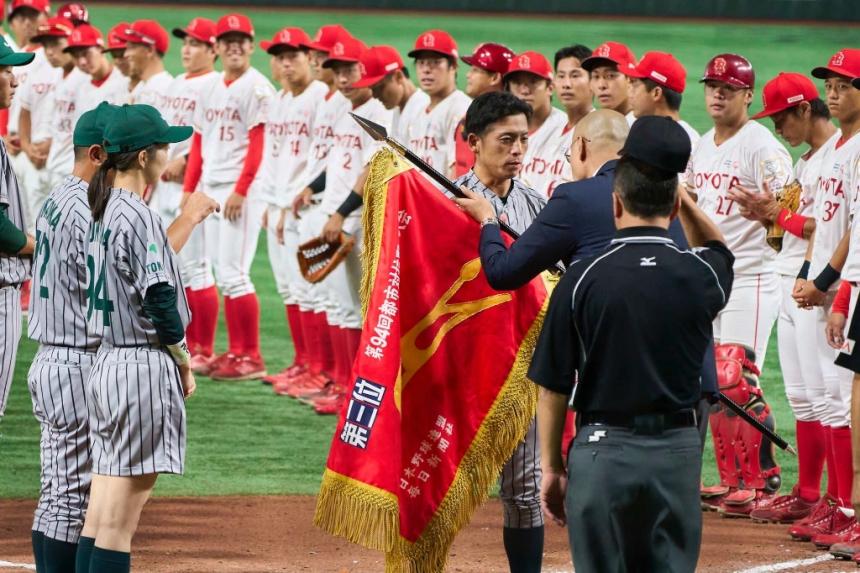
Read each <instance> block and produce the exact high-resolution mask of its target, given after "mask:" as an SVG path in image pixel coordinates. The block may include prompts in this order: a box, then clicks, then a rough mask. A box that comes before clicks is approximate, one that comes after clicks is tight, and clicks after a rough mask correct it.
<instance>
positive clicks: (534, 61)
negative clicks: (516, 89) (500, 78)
mask: <svg viewBox="0 0 860 573" xmlns="http://www.w3.org/2000/svg"><path fill="white" fill-rule="evenodd" d="M517 72H525V73H528V74H533V75H535V76H537V77H539V78H543V79H545V80H549V81H552V64H550V63H549V60H548V59H546V56H544V55H543V54H541V53H539V52H523V53H522V54H520V55H518V56H514V60H513V61H512V62H511V65H510V66H508V73H506V74H505V79H509V78H510V77H511V75H512V74H515V73H517Z"/></svg>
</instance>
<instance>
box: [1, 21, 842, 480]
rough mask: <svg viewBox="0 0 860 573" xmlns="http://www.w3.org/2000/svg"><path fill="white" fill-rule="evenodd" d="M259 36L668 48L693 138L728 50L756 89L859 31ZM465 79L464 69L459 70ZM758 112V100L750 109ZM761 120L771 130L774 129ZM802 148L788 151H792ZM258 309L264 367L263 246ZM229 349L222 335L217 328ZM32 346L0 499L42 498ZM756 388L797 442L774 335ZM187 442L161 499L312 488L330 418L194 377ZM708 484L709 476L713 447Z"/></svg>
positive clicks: (257, 389)
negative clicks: (180, 470)
mask: <svg viewBox="0 0 860 573" xmlns="http://www.w3.org/2000/svg"><path fill="white" fill-rule="evenodd" d="M226 11H227V10H220V11H219V10H212V9H208V8H182V7H171V9H170V10H166V9H164V8H144V7H137V6H135V7H129V6H125V7H107V6H101V5H98V6H94V7H93V8H92V17H93V20H94V23H95V24H96V25H98V26H100V27H101V28H102V29H103V30H105V31H106V30H107V28H108V27H110V26H111V25H113V24H115V23H116V22H118V21H119V20H121V19H125V20H129V19H132V20H133V19H137V18H156V19H158V20H159V21H161V22H162V24H163V25H164V26H165V28H167V29H168V30H170V29H172V28H173V27H179V26H184V25H185V24H186V23H187V22H188V21H189V20H190V19H191V18H192V17H194V16H207V17H210V18H217V17H218V16H219V15H221V14H223V13H225V12H226ZM248 13H249V14H250V15H251V16H252V18H253V19H254V22H255V25H256V29H257V34H258V37H259V38H264V37H271V36H272V35H273V34H274V32H275V31H277V30H278V29H280V28H281V27H283V26H300V27H303V28H305V29H306V30H308V31H309V32H310V33H313V32H314V31H315V30H316V28H317V27H319V26H320V25H322V24H325V23H335V22H339V23H342V24H344V25H346V26H347V27H348V28H349V29H350V30H351V31H352V32H353V33H355V34H356V35H357V36H359V37H360V38H362V39H363V40H365V41H366V42H367V43H368V44H381V43H386V44H391V45H393V46H395V47H397V48H398V49H400V50H401V52H402V53H404V54H405V53H406V52H407V51H408V50H409V49H410V48H411V46H412V42H413V41H414V38H415V37H416V36H417V35H418V34H419V33H420V32H422V31H423V30H426V29H428V28H431V27H435V28H444V29H446V30H448V31H450V32H451V33H452V34H453V35H454V37H455V38H456V39H457V41H458V42H459V44H460V49H461V52H464V53H465V52H467V51H469V50H471V48H472V47H473V46H474V45H475V44H476V43H478V42H481V41H490V40H495V41H503V42H505V43H506V44H508V45H509V46H510V47H511V48H513V49H514V50H516V51H523V50H526V49H533V50H539V51H541V52H543V53H544V54H546V55H548V56H550V57H551V56H552V54H553V53H554V51H555V50H556V49H558V48H559V47H561V46H563V45H566V44H570V43H583V44H585V45H588V46H591V47H595V46H596V45H597V44H599V43H601V42H602V41H604V40H608V39H615V40H621V41H626V42H627V43H628V44H629V45H630V47H631V48H632V49H633V50H634V51H635V52H636V53H637V54H640V55H641V53H642V52H644V51H647V50H663V51H669V52H672V53H674V54H675V55H676V56H677V57H678V58H679V59H680V60H681V61H682V62H683V63H684V64H685V66H686V67H687V70H688V73H689V78H688V90H687V95H686V102H685V104H684V107H683V108H682V112H683V113H682V115H683V116H684V117H685V119H687V121H689V122H690V123H691V124H692V125H693V126H694V127H696V128H697V129H698V130H699V131H702V132H704V131H706V130H707V129H708V126H709V122H708V118H707V115H706V114H705V111H704V104H703V96H702V91H701V88H700V87H699V86H698V85H697V84H696V82H695V80H696V79H697V75H698V74H699V73H700V71H701V70H702V69H703V67H704V65H705V62H706V61H707V60H708V58H709V57H711V56H712V55H714V54H716V53H718V52H725V51H734V52H739V53H742V54H744V55H746V56H747V57H749V58H750V60H751V61H752V62H753V65H754V66H755V67H756V71H757V74H758V78H759V85H760V86H761V85H762V84H763V83H764V81H765V80H767V79H768V78H771V77H773V76H775V75H776V74H777V73H778V72H779V71H800V72H805V73H808V72H809V70H811V69H812V68H813V67H814V66H817V65H821V64H822V63H823V62H826V61H827V59H828V58H829V56H830V55H831V54H832V53H833V52H835V51H836V50H837V49H839V48H841V47H843V46H846V45H853V44H854V40H856V29H854V28H851V27H843V26H830V27H809V26H796V25H782V26H766V25H761V24H740V23H739V24H732V25H726V24H725V23H716V24H713V25H708V24H701V23H696V24H693V23H689V24H688V23H680V22H675V23H671V24H658V23H654V22H626V21H625V22H617V21H611V20H606V21H599V20H574V19H572V18H564V17H556V18H552V19H550V18H543V19H528V18H523V17H517V18H510V17H500V16H481V17H469V16H450V15H427V16H425V15H418V14H410V15H390V16H389V15H384V14H380V13H376V12H373V13H367V14H357V13H346V12H344V13H338V12H325V13H312V12H307V11H301V12H298V11H297V12H285V11H268V12H267V11H266V10H261V9H249V10H248ZM267 58H268V56H267V55H266V54H265V53H263V52H262V51H261V50H257V52H256V53H255V55H254V65H255V66H256V67H258V68H259V69H260V70H263V71H267V70H268V62H267ZM166 63H167V67H168V69H169V70H170V71H171V72H174V73H178V72H180V71H181V69H180V65H179V42H178V41H176V40H174V41H173V42H172V46H171V49H170V52H169V53H168V55H167V57H166ZM459 81H460V84H461V85H463V84H464V83H465V74H464V73H462V72H461V73H460V74H459ZM758 107H759V103H758V98H756V103H755V104H754V106H753V109H754V110H756V109H758ZM765 125H767V126H768V127H771V126H770V123H769V122H765ZM797 153H798V150H795V151H794V154H795V156H796V155H797ZM252 274H253V278H254V282H255V284H256V285H257V289H258V292H259V295H260V300H261V305H262V309H263V312H262V318H261V330H262V346H263V354H264V356H265V357H266V360H267V363H268V366H269V368H270V369H271V370H273V371H274V370H279V369H280V368H281V367H283V366H284V365H286V364H287V363H288V362H289V361H290V360H291V358H292V348H291V345H290V339H289V333H288V331H287V328H286V322H285V320H284V316H283V306H282V305H281V303H280V300H279V297H278V295H277V293H276V291H275V287H274V282H273V280H272V276H271V271H270V270H269V268H268V261H267V256H266V250H265V240H264V239H263V240H261V241H260V246H259V249H258V256H257V258H256V259H255V261H254V266H253V269H252ZM219 344H220V347H221V348H223V347H224V329H223V326H222V327H221V328H220V330H219ZM35 348H36V347H35V345H34V344H33V343H32V342H30V341H28V340H24V341H22V344H21V348H20V352H19V357H18V363H17V365H16V369H15V382H14V384H13V387H12V394H11V398H10V403H9V408H8V411H7V415H6V417H5V418H4V419H3V420H2V422H0V497H35V496H36V495H37V494H38V471H39V458H38V452H39V439H38V438H39V436H38V426H37V424H36V422H35V420H34V419H33V416H32V413H31V405H30V399H29V395H28V394H27V388H26V383H25V380H26V372H27V368H28V367H29V365H30V362H31V360H32V357H33V354H34V352H35ZM765 372H766V373H765V376H764V379H763V386H764V388H765V393H766V396H767V397H768V400H769V402H770V404H771V406H772V408H773V410H774V412H775V415H776V418H777V421H778V426H779V430H780V432H781V433H782V435H783V436H784V437H785V438H786V439H788V441H789V442H791V443H794V423H793V419H792V415H791V411H790V409H789V407H788V404H787V402H786V399H785V394H784V391H783V389H782V381H781V377H780V373H779V364H778V360H777V350H776V337H775V335H774V336H773V337H772V339H771V345H770V350H769V353H768V360H767V366H766V369H765ZM188 417H189V435H188V457H187V473H186V475H185V476H184V477H181V478H180V477H165V478H163V479H161V480H160V481H159V484H158V487H157V491H156V493H157V494H158V495H225V494H263V493H307V494H311V493H314V492H316V490H317V488H318V486H319V480H320V476H321V474H322V469H323V467H324V464H325V459H326V454H327V451H328V446H329V443H330V440H331V434H332V432H333V429H334V423H335V420H334V419H333V418H331V417H320V416H316V415H315V414H314V413H313V412H311V411H310V410H309V409H308V408H306V407H304V406H300V405H298V404H297V403H296V402H295V401H293V400H290V399H288V398H280V397H277V396H275V395H274V394H273V393H272V392H271V389H270V388H269V387H267V386H263V385H261V384H260V383H258V382H247V383H239V384H232V383H231V384H223V383H215V382H212V381H209V380H206V379H203V380H200V381H199V390H198V393H197V395H196V396H195V397H194V398H193V399H192V400H191V401H189V403H188ZM779 459H780V461H781V463H782V464H783V479H784V483H785V484H786V485H787V486H790V485H791V484H792V483H793V482H794V480H795V479H796V464H795V461H794V460H793V459H791V458H789V457H788V456H784V455H781V456H780V458H779ZM704 473H705V480H706V482H713V481H715V479H716V473H715V470H714V464H713V455H712V451H711V445H710V442H709V444H708V452H707V454H706V463H705V470H704Z"/></svg>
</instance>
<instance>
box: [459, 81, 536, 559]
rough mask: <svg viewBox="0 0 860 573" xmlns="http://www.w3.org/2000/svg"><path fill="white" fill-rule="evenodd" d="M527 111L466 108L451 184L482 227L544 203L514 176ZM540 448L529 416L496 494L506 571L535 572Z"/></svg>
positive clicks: (524, 220) (478, 102)
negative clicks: (462, 144)
mask: <svg viewBox="0 0 860 573" xmlns="http://www.w3.org/2000/svg"><path fill="white" fill-rule="evenodd" d="M531 115H532V110H531V107H529V105H528V104H527V103H524V102H523V101H521V100H520V99H518V98H517V97H516V96H514V95H513V94H511V93H509V92H490V93H486V94H483V95H481V96H478V97H477V98H475V100H474V101H473V102H472V104H471V105H470V106H469V109H468V111H467V112H466V123H465V132H466V134H467V141H468V143H469V147H470V148H471V149H472V151H473V152H474V153H475V165H474V167H473V168H472V169H471V170H470V171H469V172H468V173H466V174H465V175H463V176H462V177H460V178H459V179H457V181H456V184H457V185H459V186H461V187H462V188H465V189H467V190H468V191H470V192H471V193H475V194H478V195H480V196H481V197H483V198H485V199H487V200H488V201H489V202H490V204H491V205H492V206H493V210H494V211H495V217H487V218H485V219H483V220H482V221H481V227H484V226H486V225H498V224H499V221H504V222H505V223H507V224H508V225H510V226H511V227H512V228H513V229H514V230H515V231H517V232H518V233H522V232H523V231H525V230H526V228H527V227H528V226H529V225H531V223H532V221H533V220H534V219H535V217H537V214H538V212H539V211H540V210H541V209H543V207H544V205H546V199H544V196H543V195H542V194H541V193H539V192H537V191H535V190H534V189H530V188H529V187H526V186H525V184H523V182H522V181H520V180H519V179H517V178H516V176H517V174H518V173H519V172H520V170H521V169H522V166H523V158H524V157H525V154H526V149H527V148H528V139H529V119H530V118H531ZM540 467H541V466H540V448H539V445H538V437H537V427H536V425H535V422H534V420H533V421H532V424H531V426H530V427H529V431H528V434H526V437H525V440H523V441H522V442H520V444H519V445H518V446H517V449H516V450H514V453H513V455H512V456H511V458H510V459H509V460H508V461H507V463H506V464H505V466H504V467H503V468H502V473H501V476H500V479H499V497H501V498H502V503H503V504H504V534H503V539H504V543H505V552H506V553H507V555H508V563H509V565H510V570H511V571H514V572H531V571H540V568H541V557H542V554H543V538H544V524H543V513H542V512H541V507H540V482H541V471H540Z"/></svg>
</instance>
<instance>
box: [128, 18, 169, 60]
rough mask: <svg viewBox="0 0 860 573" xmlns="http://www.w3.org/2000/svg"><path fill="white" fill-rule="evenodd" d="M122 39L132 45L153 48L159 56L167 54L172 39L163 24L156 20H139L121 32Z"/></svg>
mask: <svg viewBox="0 0 860 573" xmlns="http://www.w3.org/2000/svg"><path fill="white" fill-rule="evenodd" d="M120 37H121V38H122V39H123V40H124V41H125V42H126V43H130V44H143V45H145V46H152V47H153V48H155V51H156V52H158V53H159V54H162V55H163V54H166V53H167V50H168V49H169V48H170V37H169V36H168V35H167V30H165V29H164V28H163V27H162V25H161V24H159V23H158V22H156V21H155V20H137V21H135V22H134V23H133V24H132V25H131V26H128V27H127V28H125V29H124V30H122V31H121V32H120Z"/></svg>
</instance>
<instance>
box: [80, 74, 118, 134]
mask: <svg viewBox="0 0 860 573" xmlns="http://www.w3.org/2000/svg"><path fill="white" fill-rule="evenodd" d="M103 101H106V102H108V103H111V104H114V105H122V104H124V103H128V78H127V77H125V76H124V75H122V73H120V71H119V70H118V69H117V68H113V69H112V70H111V71H110V73H109V74H108V75H107V77H105V78H102V79H101V80H100V81H95V80H93V79H92V78H91V77H90V78H89V81H88V82H83V83H82V84H81V85H80V86H79V89H78V94H77V97H76V98H75V115H74V122H73V124H72V125H74V124H75V123H77V122H78V119H80V117H81V116H82V115H83V114H84V113H85V112H88V111H90V110H91V109H95V108H96V107H98V105H99V104H100V103H101V102H103Z"/></svg>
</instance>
